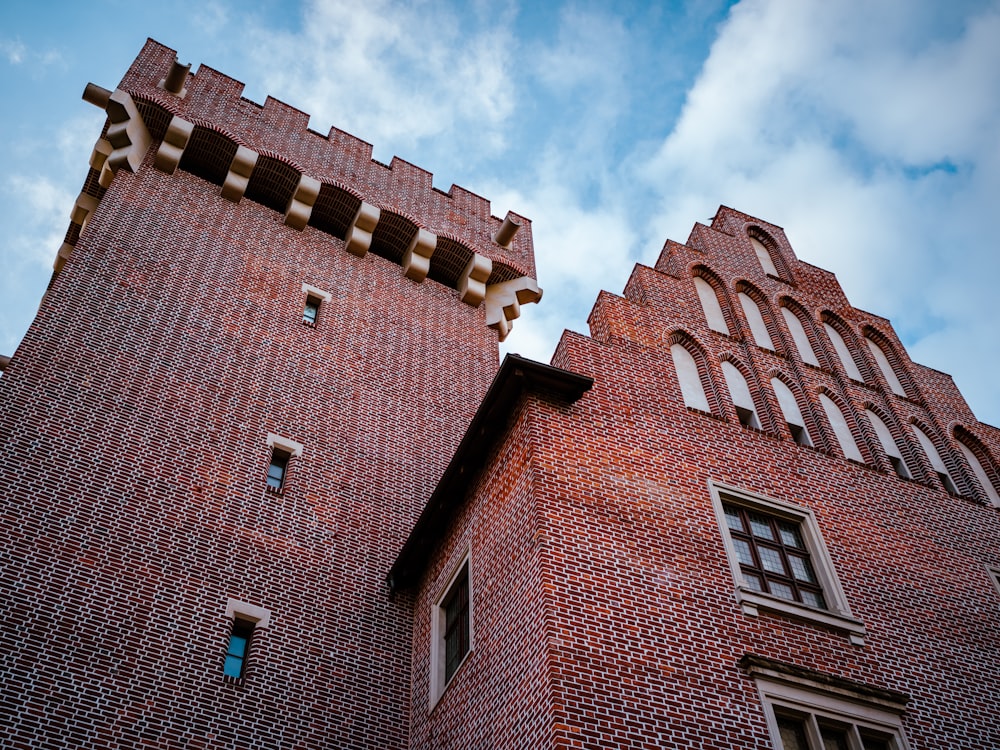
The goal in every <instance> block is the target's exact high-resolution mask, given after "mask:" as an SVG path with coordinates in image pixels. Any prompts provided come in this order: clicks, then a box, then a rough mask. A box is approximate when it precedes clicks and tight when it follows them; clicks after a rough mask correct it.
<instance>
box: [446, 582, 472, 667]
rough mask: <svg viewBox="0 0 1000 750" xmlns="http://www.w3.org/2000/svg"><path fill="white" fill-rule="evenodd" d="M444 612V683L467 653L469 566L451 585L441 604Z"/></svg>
mask: <svg viewBox="0 0 1000 750" xmlns="http://www.w3.org/2000/svg"><path fill="white" fill-rule="evenodd" d="M441 609H442V610H444V634H443V635H444V681H445V682H446V683H447V682H448V681H449V680H451V677H452V675H453V674H455V670H456V669H458V667H459V665H460V664H461V663H462V660H463V659H465V655H466V654H467V653H469V566H468V564H466V565H463V566H462V570H461V572H460V573H459V574H458V577H457V578H455V580H454V582H453V583H452V584H451V588H450V589H449V590H448V594H447V595H446V596H445V598H444V599H443V600H442V602H441Z"/></svg>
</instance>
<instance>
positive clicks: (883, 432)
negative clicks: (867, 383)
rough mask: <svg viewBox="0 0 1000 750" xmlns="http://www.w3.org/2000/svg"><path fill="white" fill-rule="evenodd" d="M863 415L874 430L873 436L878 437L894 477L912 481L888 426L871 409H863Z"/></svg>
mask: <svg viewBox="0 0 1000 750" xmlns="http://www.w3.org/2000/svg"><path fill="white" fill-rule="evenodd" d="M865 415H866V416H867V417H868V421H869V422H870V423H871V426H872V427H874V428H875V434H876V435H878V440H879V442H880V443H881V444H882V450H883V451H885V455H886V457H887V458H888V459H889V463H890V464H892V468H893V470H894V471H895V472H896V475H897V476H899V477H900V478H901V479H912V478H913V472H911V471H910V467H909V466H907V465H906V460H905V459H904V458H903V452H902V451H901V450H900V449H899V444H898V443H897V442H896V438H894V437H893V435H892V431H891V430H890V429H889V427H888V425H886V423H885V422H883V421H882V417H880V416H879V415H878V414H876V413H875V412H874V411H872V410H871V409H865Z"/></svg>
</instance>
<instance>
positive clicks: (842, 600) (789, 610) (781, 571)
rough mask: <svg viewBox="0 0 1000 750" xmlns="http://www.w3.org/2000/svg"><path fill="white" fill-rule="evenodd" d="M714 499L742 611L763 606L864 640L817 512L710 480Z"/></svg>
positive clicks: (857, 640)
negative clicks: (834, 566)
mask: <svg viewBox="0 0 1000 750" xmlns="http://www.w3.org/2000/svg"><path fill="white" fill-rule="evenodd" d="M709 486H710V489H711V492H712V502H713V506H714V508H715V513H716V518H717V520H718V522H719V528H720V530H721V532H722V536H723V539H724V541H725V545H726V552H727V554H728V558H729V563H730V568H731V569H732V573H733V579H734V580H735V583H736V597H737V600H738V601H739V603H740V607H741V608H742V609H743V611H744V613H746V614H748V615H757V614H759V610H765V611H769V612H776V613H779V614H785V615H791V616H794V617H796V618H798V619H805V620H813V621H815V622H819V623H822V624H824V625H827V626H830V627H834V628H836V629H838V630H841V631H844V632H846V633H847V634H848V637H849V639H850V641H851V642H852V643H854V644H856V645H861V644H863V643H864V635H865V627H864V624H863V623H861V622H860V621H858V620H856V619H855V618H854V616H853V615H852V614H851V610H850V607H849V606H848V604H847V598H846V597H845V596H844V591H843V589H842V588H841V586H840V582H839V581H838V579H837V575H836V573H835V571H834V568H833V563H832V561H831V559H830V554H829V552H828V551H827V549H826V545H825V544H824V542H823V538H822V536H820V532H819V527H818V525H817V523H816V519H815V517H814V516H813V513H812V511H811V510H809V509H808V508H803V507H800V506H797V505H792V504H790V503H785V502H782V501H779V500H774V499H771V498H766V497H763V496H761V495H757V494H754V493H750V492H747V491H745V490H740V489H737V488H734V487H728V486H725V485H721V484H716V483H711V484H710V485H709Z"/></svg>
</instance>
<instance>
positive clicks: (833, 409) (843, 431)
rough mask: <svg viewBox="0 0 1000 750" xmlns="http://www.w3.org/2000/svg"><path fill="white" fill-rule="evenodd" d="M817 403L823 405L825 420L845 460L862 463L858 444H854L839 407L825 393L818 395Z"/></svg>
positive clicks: (852, 436) (852, 435)
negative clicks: (835, 437) (828, 423)
mask: <svg viewBox="0 0 1000 750" xmlns="http://www.w3.org/2000/svg"><path fill="white" fill-rule="evenodd" d="M819 401H820V403H821V404H823V410H824V411H825V412H826V418H827V419H828V420H830V426H831V427H832V428H833V433H834V434H835V435H836V436H837V442H838V443H840V449H841V450H842V451H843V452H844V455H845V456H846V457H847V458H852V459H854V460H855V461H860V462H862V463H864V460H865V459H864V458H863V457H862V455H861V451H860V450H858V444H857V443H856V442H854V434H853V433H852V432H851V428H850V427H849V426H848V424H847V420H846V419H844V413H843V412H842V411H841V410H840V407H839V406H837V404H835V403H834V401H833V399H832V398H830V397H829V396H827V395H826V394H825V393H821V394H819Z"/></svg>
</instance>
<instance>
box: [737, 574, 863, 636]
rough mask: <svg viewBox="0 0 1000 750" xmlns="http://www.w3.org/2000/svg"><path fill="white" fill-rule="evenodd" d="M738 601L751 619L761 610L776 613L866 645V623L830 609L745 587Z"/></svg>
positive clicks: (738, 590)
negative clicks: (832, 629) (823, 627)
mask: <svg viewBox="0 0 1000 750" xmlns="http://www.w3.org/2000/svg"><path fill="white" fill-rule="evenodd" d="M736 600H737V601H738V602H739V603H740V607H741V608H742V609H743V613H744V614H746V615H750V616H751V617H756V616H757V615H758V610H761V609H763V610H765V611H768V612H776V613H778V614H782V615H788V616H789V617H795V618H797V619H800V620H807V621H810V622H816V623H819V624H821V625H826V626H828V627H831V628H835V629H837V630H841V631H843V632H845V633H847V637H848V639H849V640H850V642H851V643H852V644H853V645H855V646H864V645H865V635H866V634H867V631H866V630H865V625H864V623H863V622H861V621H860V620H855V619H854V618H853V617H849V616H848V615H844V614H840V613H838V612H833V611H831V610H828V609H816V608H815V607H808V606H806V605H805V604H800V603H799V602H793V601H789V600H788V599H781V598H779V597H776V596H771V595H770V594H764V593H761V592H760V591H753V590H752V589H748V588H745V587H743V586H740V587H738V588H737V589H736Z"/></svg>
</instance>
